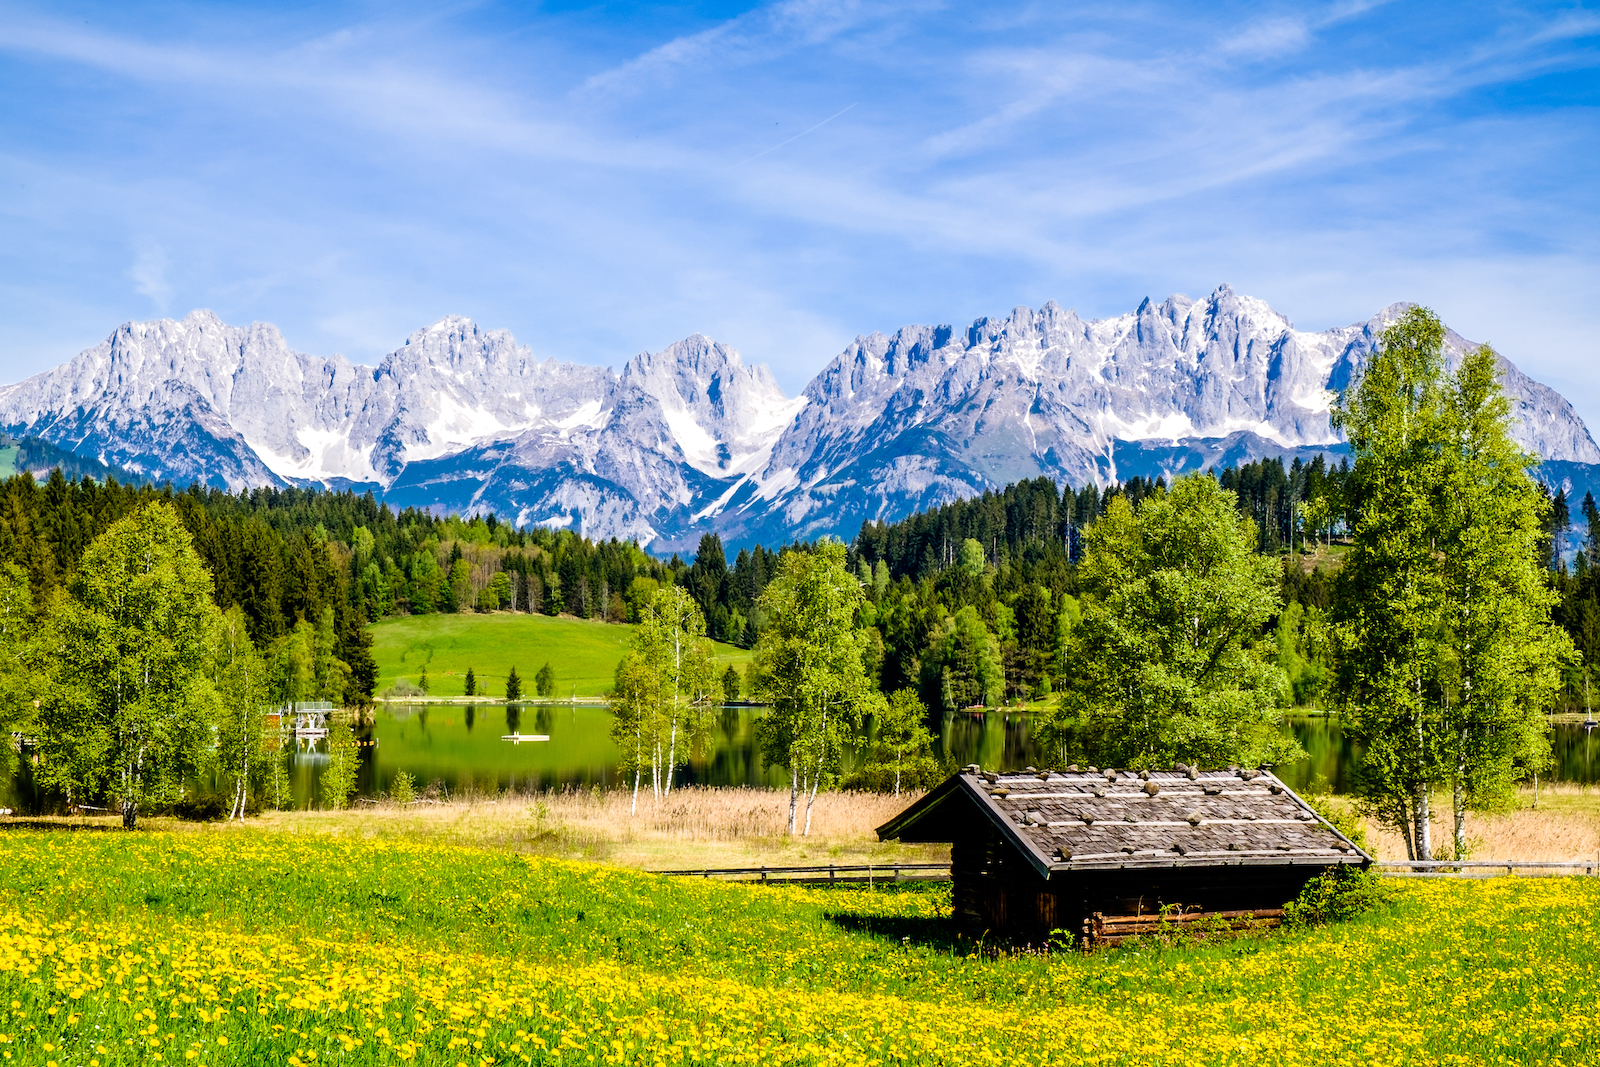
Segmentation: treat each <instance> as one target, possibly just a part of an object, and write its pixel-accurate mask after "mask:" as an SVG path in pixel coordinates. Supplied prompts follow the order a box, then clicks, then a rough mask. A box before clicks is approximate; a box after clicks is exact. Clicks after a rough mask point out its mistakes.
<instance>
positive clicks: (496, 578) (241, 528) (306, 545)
mask: <svg viewBox="0 0 1600 1067" xmlns="http://www.w3.org/2000/svg"><path fill="white" fill-rule="evenodd" d="M1215 474H1216V477H1217V479H1218V481H1219V483H1220V484H1221V485H1222V486H1223V487H1224V488H1227V489H1230V490H1232V491H1233V492H1234V493H1235V494H1236V496H1237V501H1238V508H1239V511H1240V513H1241V515H1243V516H1245V517H1247V518H1248V519H1250V520H1251V522H1252V523H1253V524H1254V525H1255V527H1256V530H1257V535H1258V542H1259V543H1258V549H1259V551H1260V552H1262V553H1265V554H1269V555H1276V556H1279V557H1281V559H1282V583H1281V593H1282V599H1283V608H1282V611H1281V612H1280V613H1279V614H1278V615H1277V616H1276V617H1275V618H1274V619H1273V620H1272V624H1271V627H1270V629H1269V630H1268V631H1267V632H1265V633H1263V634H1261V635H1260V640H1261V641H1262V642H1263V643H1264V646H1263V647H1264V648H1265V650H1266V652H1267V653H1268V654H1269V655H1271V656H1273V657H1275V658H1276V660H1277V662H1278V664H1279V665H1280V666H1282V667H1283V668H1284V670H1285V671H1286V673H1287V674H1288V676H1289V679H1290V684H1291V687H1292V690H1293V691H1292V694H1291V697H1292V699H1293V701H1294V703H1296V704H1301V705H1304V704H1308V703H1314V702H1315V701H1316V699H1317V692H1318V689H1319V686H1320V685H1321V683H1322V681H1323V679H1324V676H1325V672H1326V670H1327V664H1328V656H1327V654H1326V650H1325V649H1324V648H1323V647H1322V643H1321V636H1320V635H1321V622H1322V620H1323V618H1324V617H1325V614H1326V612H1327V610H1328V607H1329V598H1330V596H1331V595H1332V588H1333V583H1332V581H1331V571H1332V569H1333V568H1336V567H1337V561H1338V553H1339V547H1340V546H1339V544H1338V542H1339V539H1340V535H1341V534H1342V533H1343V531H1344V530H1345V529H1346V527H1347V525H1348V523H1349V520H1350V518H1351V517H1350V516H1348V515H1346V514H1345V513H1344V512H1343V511H1342V509H1341V505H1340V503H1339V501H1340V499H1341V493H1340V486H1341V484H1342V481H1343V479H1344V478H1345V477H1347V476H1348V465H1347V464H1338V465H1334V464H1328V463H1326V462H1325V461H1324V460H1323V459H1322V458H1321V457H1318V458H1317V459H1316V460H1315V461H1313V462H1311V463H1303V462H1301V461H1299V460H1296V461H1295V462H1294V463H1293V464H1291V465H1287V466H1286V465H1285V464H1284V463H1283V462H1281V461H1280V460H1277V459H1266V460H1261V461H1259V462H1256V463H1250V464H1244V465H1241V466H1238V467H1229V468H1227V469H1225V470H1222V471H1219V472H1215ZM1160 488H1164V487H1163V485H1162V483H1161V482H1160V481H1159V480H1157V481H1149V480H1146V479H1143V478H1137V477H1135V478H1130V479H1129V480H1127V481H1126V482H1124V483H1121V484H1117V485H1112V486H1111V487H1109V488H1106V489H1104V490H1102V489H1100V488H1098V487H1097V486H1094V485H1092V484H1091V485H1086V486H1084V487H1082V488H1080V489H1076V490H1074V489H1073V488H1071V487H1070V486H1066V487H1061V488H1058V487H1057V486H1056V485H1055V483H1053V482H1052V481H1050V480H1049V479H1047V478H1038V479H1033V480H1028V481H1022V482H1018V483H1016V484H1014V485H1010V486H1007V487H1006V488H1005V489H1004V490H1001V491H999V492H991V493H985V494H984V495H982V496H981V497H977V498H975V499H971V500H963V501H957V502H954V503H951V504H947V505H944V506H942V507H938V508H934V509H931V510H929V511H926V512H921V513H918V514H915V515H912V516H910V517H908V518H906V519H904V520H902V521H900V522H895V523H884V522H872V523H866V524H863V526H862V528H861V531H860V532H859V534H858V535H857V536H856V538H855V540H854V541H853V542H852V543H851V544H850V545H849V563H850V567H851V568H852V570H853V571H854V572H855V573H856V574H857V576H858V577H859V578H860V580H861V581H862V583H863V585H864V587H865V589H866V591H867V597H868V601H869V604H868V607H867V609H866V612H865V617H864V619H863V622H865V623H866V624H867V625H868V626H869V628H870V629H871V631H872V632H871V634H870V635H869V636H870V638H871V640H870V649H871V651H870V652H869V656H870V658H871V659H872V661H873V662H872V663H871V666H872V667H873V668H874V669H875V670H876V672H877V675H878V679H879V683H880V686H881V688H882V689H883V690H884V691H885V692H894V691H896V690H899V689H902V688H907V687H910V688H914V689H916V690H918V691H919V693H920V694H921V695H922V697H923V699H924V701H925V702H926V703H927V704H928V706H929V707H930V708H935V709H938V708H951V707H964V706H968V705H972V704H991V705H992V704H994V703H997V702H999V701H1002V700H1017V699H1027V698H1038V697H1043V696H1047V695H1049V694H1050V693H1052V692H1053V691H1054V690H1055V689H1057V688H1059V686H1060V681H1061V679H1060V674H1059V672H1060V662H1059V656H1058V649H1059V637H1060V632H1061V627H1062V626H1063V625H1064V624H1065V625H1070V623H1071V620H1072V619H1073V618H1074V617H1075V613H1076V611H1077V602H1076V596H1077V593H1078V587H1077V578H1076V568H1077V563H1078V561H1079V560H1080V559H1081V557H1082V551H1083V543H1084V531H1085V529H1086V528H1087V527H1088V526H1089V525H1090V524H1091V523H1093V522H1094V521H1095V520H1096V519H1097V518H1098V517H1099V516H1100V515H1101V514H1102V513H1103V512H1104V511H1105V508H1106V507H1107V505H1108V504H1109V503H1110V502H1111V500H1113V499H1115V498H1116V497H1118V496H1122V497H1125V498H1126V499H1127V500H1128V501H1129V502H1130V503H1132V504H1134V505H1135V506H1137V505H1138V503H1139V502H1140V501H1141V500H1143V499H1144V498H1145V497H1146V496H1148V495H1149V494H1150V493H1152V492H1155V491H1157V490H1158V489H1160ZM158 499H159V500H166V501H170V502H171V503H172V504H173V505H174V506H175V507H176V508H177V510H178V512H179V514H180V515H181V516H182V517H183V521H184V524H185V526H186V527H187V529H188V531H189V533H190V535H191V536H192V537H193V539H194V545H195V548H196V550H197V551H198V552H199V554H200V556H201V558H202V559H203V560H204V562H205V564H206V566H207V567H208V569H209V570H210V572H211V575H212V578H213V582H214V592H213V596H214V599H215V601H216V603H217V605H218V607H219V608H222V609H223V610H226V609H227V608H229V607H231V606H233V605H238V606H239V607H240V608H241V609H242V610H243V611H244V614H245V617H246V619H247V620H248V624H249V628H250V637H251V639H252V640H253V641H254V642H255V643H256V644H257V646H258V647H260V648H261V649H263V650H264V651H266V652H267V653H268V657H269V662H273V663H276V664H278V667H279V671H278V673H279V678H280V682H279V692H278V695H279V696H280V697H282V698H285V699H315V698H324V699H340V700H352V701H362V700H368V699H370V698H371V696H372V690H373V685H374V682H375V679H376V669H375V665H374V664H373V661H372V656H371V652H370V644H371V640H370V637H369V635H368V634H367V633H366V631H365V627H366V624H367V623H369V622H371V621H374V620H377V619H381V618H384V617H388V616H393V615H407V614H426V613H430V612H463V611H478V612H487V611H501V610H510V611H520V612H535V613H543V614H547V615H559V614H567V615H574V616H577V617H581V618H590V619H601V620H605V621H610V622H625V621H629V620H630V619H632V618H634V617H635V616H636V613H637V609H638V605H639V604H641V603H643V602H644V601H646V600H648V598H649V596H650V595H651V594H653V592H654V591H655V589H657V588H658V587H660V586H661V585H665V584H677V585H682V586H683V587H684V588H685V589H686V590H687V591H688V592H689V594H690V595H691V596H692V597H693V599H694V600H695V602H696V603H697V604H698V605H699V607H700V609H701V610H702V612H703V613H704V615H705V618H706V624H707V625H706V628H707V632H708V635H709V636H712V637H714V638H716V639H718V640H722V641H727V642H730V643H733V644H737V645H741V646H744V647H750V646H752V645H754V643H755V641H756V639H757V638H758V637H759V635H760V633H761V631H762V630H763V629H764V628H765V626H766V625H767V620H766V618H765V617H764V615H763V613H762V610H761V608H760V606H759V599H760V596H761V593H762V591H763V590H764V589H765V588H766V585H767V583H768V581H769V580H770V578H771V577H772V576H773V575H774V574H775V573H776V572H777V566H778V559H779V556H780V555H781V553H782V552H785V551H793V550H804V548H805V547H806V546H803V545H791V546H785V547H782V548H780V549H769V548H765V547H762V546H759V545H758V546H753V547H749V548H741V549H740V550H739V551H738V553H737V554H736V555H735V557H734V559H733V560H731V561H730V560H729V559H728V558H727V553H726V552H725V550H724V546H723V543H722V541H721V539H720V538H718V537H717V536H716V535H715V534H708V535H706V536H705V537H703V538H702V539H701V541H700V544H699V546H698V550H697V551H696V553H695V555H694V556H693V557H692V558H691V559H690V560H688V561H685V560H683V559H680V558H679V557H677V556H674V557H672V558H671V559H669V560H661V559H658V558H656V557H654V556H651V555H650V554H649V553H647V552H645V551H643V550H642V549H640V548H639V547H638V546H637V545H635V544H632V543H623V542H619V541H615V540H612V541H605V542H594V541H590V540H589V539H587V538H585V537H583V536H581V535H579V534H577V533H574V532H572V531H568V530H551V529H548V528H544V527H533V528H527V529H515V528H513V527H512V526H510V525H509V524H507V523H504V522H501V521H499V520H498V519H497V518H496V517H495V516H493V515H487V516H479V517H474V518H470V519H463V518H460V517H456V516H445V517H439V516H435V515H432V514H430V513H427V512H423V511H417V510H413V509H406V510H403V511H395V510H393V509H391V508H390V507H388V506H386V505H384V504H382V503H381V502H379V501H378V500H376V499H375V498H374V497H373V495H372V494H371V493H367V494H362V495H358V494H355V493H351V492H331V491H322V490H314V489H283V490H280V489H272V488H262V489H255V490H250V491H248V492H242V493H238V494H230V493H227V492H224V491H221V490H217V489H206V488H201V487H198V486H191V487H190V488H188V489H185V490H179V489H174V488H172V487H170V486H164V487H152V486H131V485H123V484H119V483H118V482H117V481H115V480H114V479H112V478H104V479H103V480H97V479H95V478H92V477H90V476H89V475H88V474H84V475H82V476H80V477H76V478H73V477H68V476H66V475H63V474H62V472H61V471H60V470H59V469H57V470H55V471H53V472H52V473H51V474H50V476H49V477H48V478H46V479H44V480H42V481H36V480H35V479H34V478H33V477H32V476H31V475H29V474H26V473H24V474H19V475H16V476H13V477H10V478H7V479H5V480H4V481H3V482H0V561H9V562H14V563H16V564H18V565H20V566H22V567H23V568H24V569H25V570H26V571H27V573H28V576H29V581H30V584H31V586H32V591H33V602H34V603H35V604H36V605H40V606H41V608H42V607H43V606H44V605H46V604H47V603H48V602H49V598H50V596H51V595H52V593H53V592H54V591H55V590H57V589H59V588H61V587H62V586H63V584H64V583H65V582H66V581H68V579H69V578H70V575H71V574H72V571H73V569H74V567H75V566H76V564H77V561H78V559H79V558H80V557H81V555H82V554H83V551H84V549H85V548H86V547H87V546H88V544H89V543H90V542H91V541H92V540H93V539H94V538H95V536H96V535H98V534H99V533H100V532H101V531H103V530H104V529H106V527H108V526H109V525H110V524H111V523H112V522H114V521H116V520H117V519H118V518H121V517H122V516H124V515H127V514H129V513H130V512H132V511H134V510H136V509H137V508H138V507H139V506H140V505H141V504H143V503H145V502H147V501H151V500H158ZM1582 514H1584V515H1585V517H1586V518H1588V519H1589V520H1590V526H1589V528H1590V529H1591V530H1596V529H1600V513H1597V511H1596V505H1595V502H1594V500H1593V499H1592V498H1586V499H1585V500H1584V502H1583V505H1582ZM1569 522H1570V515H1569V508H1568V505H1567V502H1566V500H1565V497H1564V495H1562V494H1560V493H1558V494H1557V495H1556V497H1555V498H1554V500H1553V501H1552V507H1551V508H1550V520H1549V524H1548V535H1549V537H1550V539H1551V545H1552V555H1551V563H1552V569H1551V580H1552V582H1554V583H1555V585H1556V588H1557V590H1558V592H1559V593H1560V598H1561V599H1560V604H1559V607H1558V609H1557V613H1556V615H1557V619H1558V621H1559V622H1560V623H1561V624H1562V625H1563V626H1564V627H1565V628H1566V629H1567V631H1568V632H1569V633H1570V634H1571V636H1572V638H1573V640H1574V642H1575V643H1576V644H1577V646H1578V648H1579V649H1580V650H1581V651H1582V652H1583V653H1584V659H1585V662H1587V661H1589V660H1590V659H1591V658H1592V657H1593V656H1596V655H1600V566H1597V565H1596V563H1597V560H1600V545H1597V544H1596V542H1595V538H1594V536H1593V535H1592V534H1591V537H1590V540H1589V542H1588V544H1587V545H1586V546H1585V549H1584V550H1583V551H1581V552H1579V553H1578V555H1577V558H1576V561H1575V563H1574V564H1573V565H1571V566H1569V565H1568V564H1567V563H1565V562H1562V561H1561V560H1559V559H1557V558H1556V556H1555V554H1554V546H1555V545H1556V544H1557V543H1558V538H1559V537H1560V535H1561V534H1563V533H1564V532H1565V531H1566V529H1567V528H1568V526H1569ZM330 658H331V659H332V660H336V661H337V662H338V663H339V664H340V665H342V668H343V669H342V670H340V671H333V672H329V671H326V670H313V671H311V672H309V674H308V673H307V672H306V671H296V670H294V669H293V664H294V662H295V661H296V659H302V660H307V661H309V662H313V663H326V662H328V661H329V660H330ZM294 678H310V679H311V681H310V682H309V683H304V684H299V685H298V686H296V685H295V683H293V682H292V681H290V680H291V679H294ZM1597 695H1600V694H1597ZM1584 698H1585V687H1584V674H1583V668H1581V667H1580V668H1577V669H1576V670H1575V671H1574V672H1573V673H1572V676H1571V677H1570V678H1569V679H1568V684H1567V687H1566V694H1565V700H1566V702H1567V703H1568V704H1569V705H1576V706H1582V702H1583V700H1584Z"/></svg>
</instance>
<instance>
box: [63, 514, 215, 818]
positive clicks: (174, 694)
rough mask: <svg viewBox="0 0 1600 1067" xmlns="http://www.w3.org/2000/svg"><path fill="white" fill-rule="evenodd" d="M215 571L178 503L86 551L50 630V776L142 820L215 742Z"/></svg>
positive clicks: (79, 795)
mask: <svg viewBox="0 0 1600 1067" xmlns="http://www.w3.org/2000/svg"><path fill="white" fill-rule="evenodd" d="M211 586H212V582H211V576H210V575H209V574H208V573H207V572H206V569H205V567H204V566H203V565H202V564H201V562H200V558H199V556H198V555H196V553H195V551H194V548H193V546H192V544H191V542H190V538H189V533H188V531H187V530H185V529H184V526H183V522H182V520H181V519H180V518H179V517H178V513H177V511H176V510H175V509H174V508H173V507H172V506H171V505H169V504H163V503H157V504H151V505H149V506H147V507H145V508H143V509H141V510H139V511H138V512H135V513H134V514H132V515H129V516H127V517H125V518H123V519H121V520H119V521H117V522H115V523H113V524H112V525H111V526H110V527H109V528H108V529H107V530H106V531H105V533H103V534H101V535H100V537H98V538H96V540H95V541H94V543H93V544H91V545H90V546H89V548H88V549H87V550H86V551H85V552H84V555H83V559H82V562H81V563H80V564H79V567H78V571H77V573H76V575H75V576H74V577H73V579H72V582H71V585H70V595H68V596H58V598H57V600H56V602H55V603H54V604H53V605H52V609H51V613H50V616H51V617H50V622H49V625H48V626H47V627H46V631H45V635H44V638H43V644H44V648H43V651H44V653H45V659H46V662H47V663H48V664H49V677H48V680H47V685H46V686H45V687H44V690H43V695H42V697H41V702H40V706H39V713H38V732H39V745H40V754H41V757H42V759H41V763H40V768H39V778H40V780H41V781H42V782H43V783H44V784H46V785H49V786H53V787H56V788H59V789H62V790H63V791H65V792H66V794H67V796H68V798H69V800H71V801H75V802H79V803H84V802H88V801H91V800H100V799H104V800H105V801H106V802H107V803H108V804H109V805H111V806H113V807H115V808H116V809H117V810H118V811H120V813H121V815H122V823H123V825H124V826H125V827H127V828H128V829H130V830H131V829H133V828H134V826H135V822H136V820H137V818H138V814H139V809H140V807H141V806H142V805H143V804H144V803H146V802H147V801H152V800H164V799H170V798H174V797H176V796H177V795H178V794H179V792H180V790H181V788H182V785H183V782H184V780H185V779H186V778H188V777H190V776H191V775H193V774H194V773H195V772H196V770H197V769H198V767H199V764H200V761H201V759H202V758H203V756H204V754H205V753H206V751H207V750H208V749H209V748H210V747H211V744H212V741H213V733H212V716H213V714H214V711H215V709H216V704H217V694H216V687H215V685H214V683H213V681H212V669H213V655H214V653H213V650H212V648H211V639H212V637H213V635H214V633H215V632H216V629H217V624H218V620H217V609H216V607H215V606H214V605H213V604H212V602H211V596H210V590H211Z"/></svg>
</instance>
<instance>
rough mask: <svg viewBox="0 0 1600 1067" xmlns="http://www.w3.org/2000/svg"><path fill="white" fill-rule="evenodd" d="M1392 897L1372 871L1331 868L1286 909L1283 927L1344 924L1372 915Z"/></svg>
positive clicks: (1348, 867) (1320, 875)
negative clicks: (1362, 914)
mask: <svg viewBox="0 0 1600 1067" xmlns="http://www.w3.org/2000/svg"><path fill="white" fill-rule="evenodd" d="M1389 896H1390V890H1389V888H1388V887H1387V886H1385V885H1384V884H1383V880H1382V879H1381V878H1379V877H1378V876H1377V875H1376V874H1375V873H1373V872H1372V871H1368V870H1363V869H1362V868H1360V867H1354V866H1339V867H1330V868H1329V869H1328V870H1326V871H1324V872H1322V873H1321V874H1319V875H1317V876H1316V877H1315V878H1313V879H1311V881H1309V882H1307V883H1306V887H1305V888H1304V889H1302V890H1300V895H1299V896H1298V897H1296V898H1295V899H1293V900H1291V901H1290V902H1289V903H1288V904H1285V905H1284V907H1283V924H1284V925H1285V926H1288V927H1292V928H1299V927H1306V926H1316V925H1319V924H1321V923H1329V922H1340V921H1342V920H1344V919H1351V918H1354V917H1355V916H1357V915H1360V914H1361V913H1362V912H1366V911H1371V910H1372V909H1373V908H1376V907H1377V906H1378V905H1380V904H1382V903H1384V902H1385V901H1386V900H1388V899H1389Z"/></svg>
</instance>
